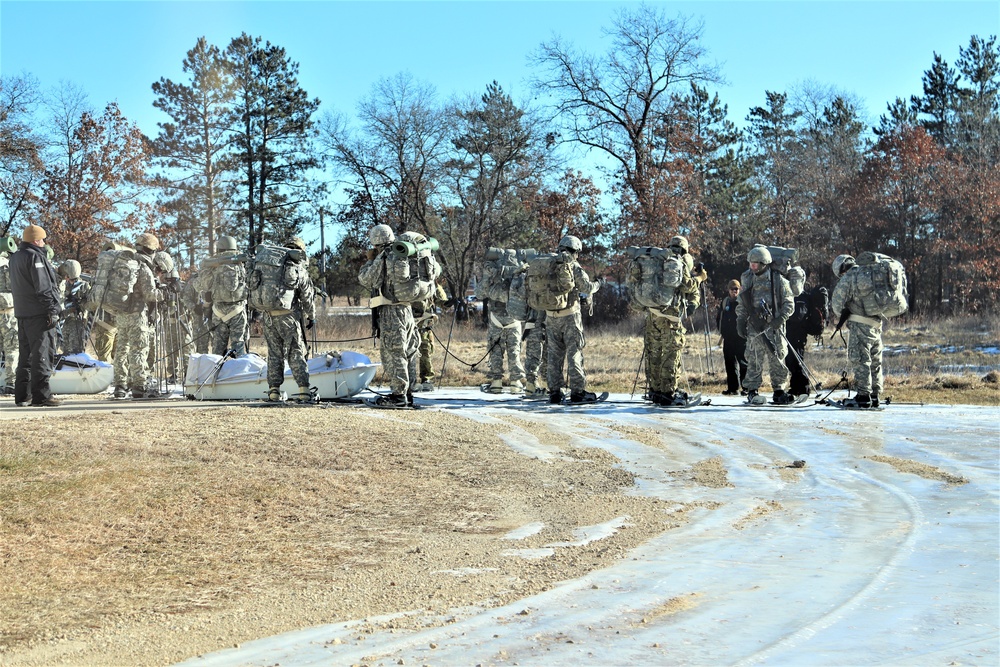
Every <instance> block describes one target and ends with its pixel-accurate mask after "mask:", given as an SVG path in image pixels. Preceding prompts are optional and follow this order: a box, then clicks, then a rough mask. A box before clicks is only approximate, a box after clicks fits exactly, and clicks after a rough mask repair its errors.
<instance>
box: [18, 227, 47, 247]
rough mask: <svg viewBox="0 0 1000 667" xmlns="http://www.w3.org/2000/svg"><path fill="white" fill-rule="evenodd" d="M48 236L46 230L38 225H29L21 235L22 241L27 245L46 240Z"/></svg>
mask: <svg viewBox="0 0 1000 667" xmlns="http://www.w3.org/2000/svg"><path fill="white" fill-rule="evenodd" d="M46 236H47V234H46V233H45V230H44V229H42V228H41V227H39V226H38V225H28V226H27V227H25V228H24V233H23V234H21V240H22V241H24V242H25V243H34V242H35V241H37V240H39V239H44V238H45V237H46Z"/></svg>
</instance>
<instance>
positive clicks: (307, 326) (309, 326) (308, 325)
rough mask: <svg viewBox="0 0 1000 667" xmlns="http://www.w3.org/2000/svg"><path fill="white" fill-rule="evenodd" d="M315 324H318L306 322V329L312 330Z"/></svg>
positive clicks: (311, 321)
mask: <svg viewBox="0 0 1000 667" xmlns="http://www.w3.org/2000/svg"><path fill="white" fill-rule="evenodd" d="M314 324H316V320H306V329H307V330H308V329H312V328H313V325H314Z"/></svg>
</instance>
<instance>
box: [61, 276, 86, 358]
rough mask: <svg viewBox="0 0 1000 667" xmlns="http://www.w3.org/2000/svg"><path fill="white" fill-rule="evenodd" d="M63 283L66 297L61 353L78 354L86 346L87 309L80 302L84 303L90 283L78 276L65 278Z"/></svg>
mask: <svg viewBox="0 0 1000 667" xmlns="http://www.w3.org/2000/svg"><path fill="white" fill-rule="evenodd" d="M63 285H64V287H65V294H66V295H68V297H67V298H64V307H65V310H63V323H62V350H63V354H79V353H81V352H83V351H84V349H85V348H86V346H87V334H88V326H87V324H88V323H87V311H86V310H83V309H82V308H83V305H82V304H84V303H86V300H87V292H89V291H90V285H89V284H88V283H86V282H84V281H82V280H80V279H79V278H77V279H75V280H73V279H70V280H66V281H65V282H64V283H63ZM67 299H68V300H67Z"/></svg>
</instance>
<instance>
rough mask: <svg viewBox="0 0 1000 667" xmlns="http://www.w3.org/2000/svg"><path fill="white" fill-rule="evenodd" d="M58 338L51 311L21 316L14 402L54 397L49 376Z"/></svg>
mask: <svg viewBox="0 0 1000 667" xmlns="http://www.w3.org/2000/svg"><path fill="white" fill-rule="evenodd" d="M57 342H58V339H57V336H56V328H55V326H49V316H48V315H37V316H35V317H19V318H17V347H18V350H17V369H16V371H15V373H14V402H16V403H27V402H28V398H29V395H30V398H31V402H32V403H41V402H42V401H47V400H49V399H50V398H52V389H51V388H50V387H49V378H50V377H51V376H52V357H53V356H55V353H56V344H57Z"/></svg>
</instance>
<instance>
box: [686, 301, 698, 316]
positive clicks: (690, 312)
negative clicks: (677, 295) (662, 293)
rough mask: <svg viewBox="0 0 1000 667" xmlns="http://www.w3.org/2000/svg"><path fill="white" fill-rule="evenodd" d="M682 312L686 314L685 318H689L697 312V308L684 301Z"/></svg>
mask: <svg viewBox="0 0 1000 667" xmlns="http://www.w3.org/2000/svg"><path fill="white" fill-rule="evenodd" d="M684 310H685V312H687V316H688V317H691V316H692V315H694V314H695V312H697V310H698V306H696V305H694V304H693V303H691V302H690V301H685V302H684Z"/></svg>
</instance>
